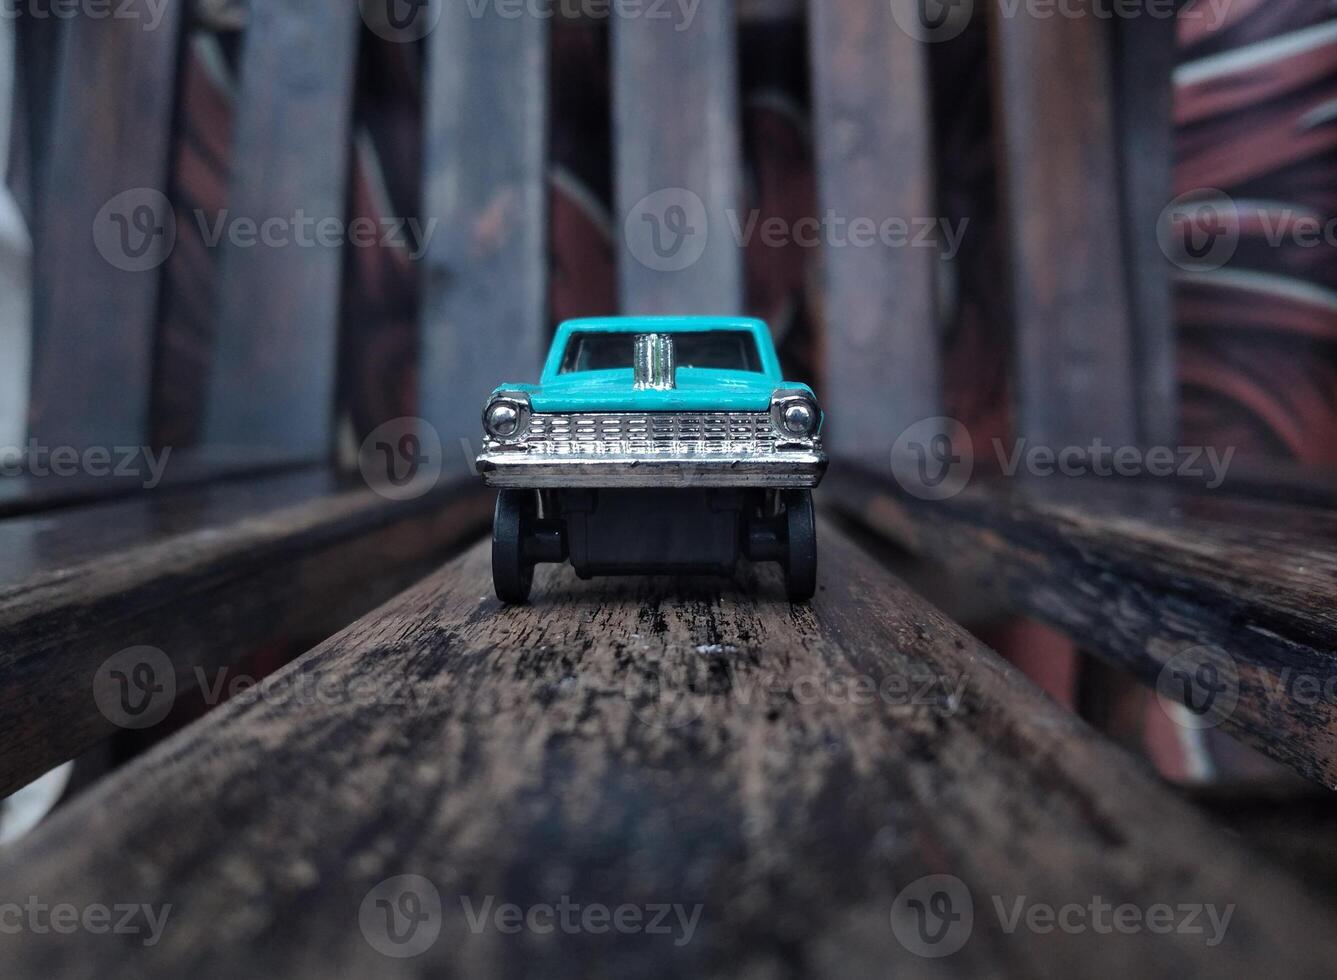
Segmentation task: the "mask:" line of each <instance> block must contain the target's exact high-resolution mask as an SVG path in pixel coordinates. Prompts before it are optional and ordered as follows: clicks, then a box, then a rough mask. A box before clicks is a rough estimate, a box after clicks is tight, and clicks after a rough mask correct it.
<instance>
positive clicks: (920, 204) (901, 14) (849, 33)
mask: <svg viewBox="0 0 1337 980" xmlns="http://www.w3.org/2000/svg"><path fill="white" fill-rule="evenodd" d="M896 5H900V7H899V10H896V11H894V10H893V7H894V6H896ZM913 7H915V0H893V2H892V3H864V2H861V0H834V2H823V3H819V4H813V5H811V7H810V14H809V16H810V18H811V21H810V29H811V33H812V62H813V96H814V111H815V115H816V120H815V124H816V145H817V151H818V153H817V176H818V190H819V198H820V204H821V209H822V211H823V213H824V214H825V213H828V212H834V214H835V215H837V216H838V217H840V218H842V219H844V220H845V221H847V222H848V221H854V220H856V219H858V220H862V221H868V220H871V221H872V222H874V223H875V224H876V225H877V226H878V227H879V228H881V227H882V226H883V223H884V222H887V221H892V220H896V221H903V222H906V223H907V227H910V228H911V229H912V231H917V228H918V227H919V226H918V225H916V224H915V223H916V222H927V221H929V220H931V219H932V216H933V215H935V214H936V213H937V208H936V203H935V201H934V191H933V180H932V176H931V166H932V165H931V160H930V156H931V146H932V144H931V136H930V129H929V118H928V106H929V104H930V101H931V100H930V98H929V92H928V66H927V63H926V57H927V54H926V47H925V45H924V44H923V43H921V42H920V41H919V40H917V39H916V38H914V37H913V36H911V34H910V33H907V31H906V30H904V29H903V28H902V26H901V24H903V23H912V21H910V20H907V19H906V17H907V15H908V16H909V17H914V16H916V15H915V14H914V13H913V12H911V8H913ZM937 261H938V252H937V250H936V249H929V248H920V247H908V246H907V247H889V246H888V245H887V244H886V243H885V242H881V241H880V242H879V243H878V244H876V245H874V246H872V247H855V246H854V245H853V244H849V245H845V246H843V247H828V248H826V249H825V251H824V252H823V254H822V262H823V273H824V276H825V293H824V313H823V329H824V332H825V338H826V339H825V341H824V347H825V356H826V371H825V377H824V385H823V387H822V390H821V391H820V392H819V394H820V395H821V397H822V400H823V405H824V407H825V409H826V411H827V414H828V416H829V417H830V434H829V437H828V438H829V441H830V445H831V448H832V451H833V453H834V454H836V455H839V456H844V457H847V458H855V459H858V460H860V461H861V462H863V463H865V464H867V465H874V464H876V463H883V464H885V462H886V460H887V459H888V458H889V456H890V452H891V447H892V443H893V442H894V441H895V440H896V438H897V435H898V434H899V433H900V432H902V431H903V430H905V429H906V428H907V427H909V426H910V425H912V424H914V423H916V422H919V421H920V420H923V419H929V418H933V417H936V416H939V415H941V414H942V410H941V405H942V392H941V379H940V377H939V372H940V352H939V350H938V337H937V334H938V330H937V310H936V307H935V303H934V274H935V265H936V264H937Z"/></svg>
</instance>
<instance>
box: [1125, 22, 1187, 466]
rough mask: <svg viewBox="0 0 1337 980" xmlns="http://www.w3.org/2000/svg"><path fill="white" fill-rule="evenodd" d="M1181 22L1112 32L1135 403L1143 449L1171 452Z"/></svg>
mask: <svg viewBox="0 0 1337 980" xmlns="http://www.w3.org/2000/svg"><path fill="white" fill-rule="evenodd" d="M1175 30H1176V22H1175V21H1174V20H1173V19H1167V18H1162V17H1152V16H1145V15H1144V16H1139V17H1128V18H1124V19H1121V20H1118V21H1116V23H1115V26H1114V42H1115V45H1114V111H1115V123H1116V132H1117V143H1116V147H1117V153H1118V163H1119V175H1120V181H1121V184H1120V191H1121V215H1122V218H1123V222H1122V227H1123V245H1124V255H1125V259H1126V268H1127V273H1128V292H1127V296H1128V312H1129V319H1130V323H1131V329H1132V337H1131V339H1132V364H1133V383H1134V392H1133V395H1134V398H1135V399H1136V404H1137V420H1138V435H1139V437H1140V439H1141V440H1142V443H1143V444H1144V445H1150V446H1173V445H1177V442H1176V438H1177V433H1178V430H1179V391H1178V387H1177V380H1176V377H1175V365H1176V357H1175V342H1176V338H1177V334H1176V332H1175V318H1174V304H1173V293H1172V287H1171V282H1170V272H1171V266H1170V263H1169V262H1168V261H1167V259H1166V257H1165V253H1164V252H1163V251H1162V250H1161V246H1160V244H1159V243H1158V242H1157V238H1156V234H1157V229H1158V226H1159V224H1160V222H1161V209H1162V208H1164V207H1166V206H1167V205H1168V204H1169V202H1170V199H1171V198H1172V197H1173V196H1174V161H1175V153H1174V135H1175V125H1174V119H1173V108H1174V106H1173V103H1174V82H1173V78H1172V76H1173V73H1174V68H1175V64H1176V62H1177V59H1178V48H1177V46H1176V43H1175V42H1176V35H1175Z"/></svg>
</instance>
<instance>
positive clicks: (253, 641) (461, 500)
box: [0, 472, 490, 795]
mask: <svg viewBox="0 0 1337 980" xmlns="http://www.w3.org/2000/svg"><path fill="white" fill-rule="evenodd" d="M489 505H490V501H489V500H488V499H487V497H486V495H484V494H482V493H481V492H480V490H479V489H478V488H469V489H468V490H465V491H456V490H452V489H449V488H446V487H444V486H443V487H440V488H434V489H432V490H431V491H430V492H428V493H426V494H424V495H423V496H421V497H418V498H416V499H413V500H408V501H402V502H397V501H392V500H388V499H386V498H384V497H382V496H380V495H378V494H377V493H375V492H373V491H372V490H369V489H367V488H366V487H365V485H364V486H362V487H361V488H360V489H350V488H348V487H347V486H346V485H345V484H343V483H341V482H339V481H337V480H336V479H335V478H333V477H332V476H330V475H329V474H327V473H324V472H308V473H301V474H295V475H288V476H280V477H272V478H268V479H261V480H254V481H237V482H229V483H223V484H218V485H215V486H211V487H207V488H203V489H200V490H197V491H182V492H180V493H174V494H170V495H157V494H150V495H146V496H143V497H140V498H137V499H134V500H131V501H125V502H118V503H110V504H105V505H98V506H88V507H83V508H73V509H69V510H65V511H61V512H59V513H58V514H56V515H54V516H48V515H39V516H35V517H27V518H15V519H10V520H7V521H3V522H0V551H2V552H3V553H4V554H5V555H6V561H5V562H4V563H3V565H0V743H3V745H4V752H3V754H0V795H4V794H5V793H6V792H8V791H9V790H12V789H14V788H15V787H17V786H21V785H23V784H24V783H25V782H26V781H28V780H29V779H32V778H34V777H36V776H38V775H40V774H41V773H42V772H43V771H45V770H46V769H48V768H50V767H51V766H53V765H55V764H58V763H60V762H64V761H65V760H67V759H69V758H71V757H72V756H74V755H75V754H77V753H78V752H80V751H81V750H83V749H85V748H87V747H89V746H90V745H92V744H93V743H94V742H95V741H96V740H97V739H98V738H100V737H102V736H104V735H106V734H108V733H110V732H111V731H113V730H114V728H115V723H118V717H117V716H115V715H114V714H113V715H111V716H109V715H108V714H107V713H106V712H105V711H103V710H102V707H103V702H102V701H101V700H99V698H100V697H105V696H108V690H109V688H108V687H107V685H110V684H112V683H115V681H114V679H109V678H108V677H101V679H100V680H95V678H99V677H100V675H99V674H98V671H99V668H101V667H102V666H103V664H104V663H105V662H106V661H107V660H108V658H109V657H111V656H112V655H114V654H117V653H118V652H119V651H122V650H125V649H128V648H132V647H136V646H141V645H147V646H151V647H155V648H157V649H159V650H161V651H162V652H163V655H165V657H166V661H163V660H157V661H156V663H157V664H159V665H164V664H167V663H168V662H170V669H169V667H168V666H163V668H162V670H161V671H160V673H161V674H162V675H163V676H155V677H152V678H150V680H151V681H152V682H153V683H154V684H158V683H162V684H166V683H168V681H169V676H168V675H170V674H172V672H173V671H174V680H172V681H171V683H174V684H175V688H176V690H177V691H178V692H180V691H184V690H188V689H190V688H191V687H193V686H195V684H196V683H197V680H198V675H197V674H196V669H197V668H208V669H210V670H212V669H215V668H217V667H224V666H227V665H228V664H230V663H231V662H233V660H235V659H236V658H237V657H239V656H241V655H243V654H246V653H249V652H253V651H254V650H255V649H256V648H257V647H259V646H261V645H265V644H268V645H276V644H282V643H285V642H300V641H302V640H303V639H305V640H306V641H307V642H308V643H313V642H315V641H316V640H318V639H320V638H321V637H324V636H328V635H329V634H330V633H331V632H333V631H334V630H336V629H339V628H340V627H342V626H344V625H345V624H347V623H349V622H351V621H352V620H353V619H355V618H356V617H357V616H358V615H361V614H362V613H364V612H366V611H367V610H368V609H371V608H372V607H373V606H375V605H376V603H378V602H381V601H383V600H385V599H386V598H388V597H389V596H391V595H393V594H394V593H395V592H396V591H398V590H399V589H401V588H403V587H405V586H406V585H408V584H409V583H410V582H412V581H414V579H416V578H417V577H420V576H421V575H422V574H424V573H425V571H426V570H427V569H428V568H429V567H430V566H431V565H432V563H434V562H436V561H439V560H440V559H441V558H442V557H443V556H444V555H446V554H448V553H449V552H450V550H451V548H452V547H454V546H456V545H458V544H459V543H461V542H462V541H464V540H467V539H468V537H469V536H470V535H472V534H474V533H476V532H477V531H479V530H481V528H482V527H483V526H484V524H485V523H486V519H487V516H488V514H489V513H490V511H489ZM299 649H300V647H299ZM130 659H132V660H133V659H135V657H131V658H130ZM104 673H105V672H104ZM127 676H128V675H127ZM95 684H97V685H103V686H102V687H100V688H97V690H99V691H101V694H100V695H98V696H95ZM147 686H148V685H146V686H145V687H146V689H147ZM125 693H126V696H127V697H128V698H130V702H131V704H132V707H135V706H137V704H138V702H139V698H138V696H137V695H136V696H135V697H133V698H131V697H130V695H131V694H132V693H133V692H130V691H129V689H128V688H127V690H126V692H125ZM142 717H143V718H145V719H147V717H148V716H147V715H144V716H142ZM119 720H124V721H127V722H133V723H135V724H137V722H136V719H135V718H134V717H133V716H132V715H127V716H126V717H125V718H124V719H119Z"/></svg>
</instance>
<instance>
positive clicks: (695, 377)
mask: <svg viewBox="0 0 1337 980" xmlns="http://www.w3.org/2000/svg"><path fill="white" fill-rule="evenodd" d="M483 428H484V430H485V433H486V438H485V440H484V443H483V452H482V453H481V455H479V457H478V471H479V473H481V474H482V475H483V477H484V478H485V479H486V481H487V483H488V485H489V486H494V487H499V488H501V492H500V493H499V494H498V496H497V509H496V515H495V518H494V521H493V526H492V580H493V585H494V586H495V588H496V592H497V597H498V598H499V599H501V600H502V601H503V602H508V603H522V602H525V601H526V600H527V599H528V598H529V592H530V587H531V585H532V583H533V577H534V566H535V564H537V563H539V562H563V561H567V560H569V561H570V562H571V565H572V567H573V568H574V569H575V572H576V574H577V575H578V576H580V577H581V578H589V577H591V576H594V575H629V574H663V573H669V574H673V573H690V574H711V573H714V574H726V575H727V574H729V573H730V572H732V571H733V569H734V567H735V565H736V564H737V562H738V559H739V557H740V556H742V557H746V558H748V559H751V560H752V561H776V562H779V563H780V564H781V565H782V566H783V567H784V570H785V582H786V591H787V593H788V595H789V598H790V599H791V600H793V601H802V600H806V599H810V598H812V595H813V593H814V592H815V591H816V588H817V529H816V525H815V522H814V519H813V507H812V492H811V488H812V487H815V486H817V484H818V483H819V482H820V481H821V478H822V474H823V473H824V472H825V471H826V463H827V460H826V454H825V453H824V452H823V451H822V443H821V429H822V413H821V411H820V410H819V408H818V406H817V399H816V396H814V395H813V393H812V389H811V388H809V387H808V386H807V385H803V384H796V383H794V382H790V381H783V380H781V376H780V362H779V359H778V358H777V356H776V353H775V345H774V344H773V343H772V342H771V335H770V331H769V330H768V329H767V327H766V324H764V323H762V322H761V321H760V320H752V319H740V318H726V317H613V318H606V319H588V320H570V321H567V322H566V323H563V324H562V325H561V326H560V327H559V328H558V329H557V334H556V337H555V338H554V339H553V343H552V348H551V350H550V351H549V353H548V359H547V363H546V364H545V365H544V368H543V374H542V377H541V378H540V379H539V383H538V384H536V385H531V384H504V385H501V386H500V387H498V388H497V389H496V390H495V391H493V393H492V395H491V397H490V398H488V401H487V404H486V406H485V407H484V409H483Z"/></svg>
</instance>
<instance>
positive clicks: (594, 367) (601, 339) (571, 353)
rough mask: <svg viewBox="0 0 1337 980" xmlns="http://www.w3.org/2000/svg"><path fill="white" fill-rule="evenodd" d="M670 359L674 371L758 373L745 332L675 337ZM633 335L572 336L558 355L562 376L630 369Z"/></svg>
mask: <svg viewBox="0 0 1337 980" xmlns="http://www.w3.org/2000/svg"><path fill="white" fill-rule="evenodd" d="M672 337H673V353H674V359H675V360H676V362H677V365H678V367H689V368H690V367H698V368H725V369H728V370H732V371H760V370H761V359H760V358H759V357H758V355H757V343H756V341H755V340H753V338H752V335H751V334H750V333H748V332H747V331H746V330H708V331H701V332H691V333H675V334H672ZM635 344H636V334H634V333H576V334H572V336H571V340H570V341H569V342H568V343H567V345H566V351H565V353H564V354H563V355H562V369H561V373H562V374H573V373H575V372H577V371H605V370H608V369H610V368H629V367H631V361H632V351H633V350H634V348H635Z"/></svg>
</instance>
